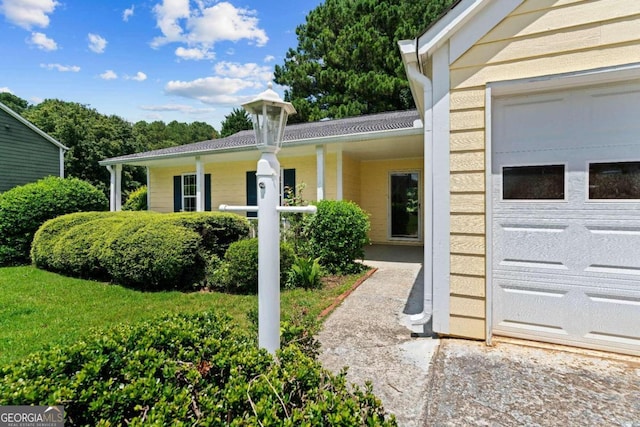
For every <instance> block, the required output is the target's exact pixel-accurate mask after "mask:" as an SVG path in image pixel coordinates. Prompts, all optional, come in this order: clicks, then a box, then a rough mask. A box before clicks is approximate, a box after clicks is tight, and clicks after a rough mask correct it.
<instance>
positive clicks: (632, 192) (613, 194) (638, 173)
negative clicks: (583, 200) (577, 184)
mask: <svg viewBox="0 0 640 427" xmlns="http://www.w3.org/2000/svg"><path fill="white" fill-rule="evenodd" d="M589 199H592V200H598V199H601V200H602V199H623V200H624V199H627V200H628V199H640V162H613V163H590V164H589Z"/></svg>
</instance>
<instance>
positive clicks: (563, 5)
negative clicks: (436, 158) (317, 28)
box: [449, 0, 640, 338]
mask: <svg viewBox="0 0 640 427" xmlns="http://www.w3.org/2000/svg"><path fill="white" fill-rule="evenodd" d="M634 62H640V1H628V0H597V1H587V0H528V1H525V2H524V3H523V4H522V5H521V6H519V7H518V8H517V9H516V10H515V11H514V12H513V13H511V14H510V15H509V16H508V17H507V18H505V19H504V20H503V21H502V22H500V24H498V25H497V26H496V27H495V28H494V29H493V30H491V31H490V32H489V33H488V34H486V35H485V36H484V37H483V38H482V39H481V40H480V41H479V42H478V43H476V44H475V45H474V46H473V47H472V48H471V49H469V50H468V51H467V52H466V53H465V54H464V55H462V56H461V57H460V58H458V59H457V60H456V61H455V62H454V63H453V64H452V65H451V68H450V69H451V75H450V82H451V83H450V84H451V98H450V108H451V122H450V128H451V137H450V144H451V146H450V147H451V171H452V173H451V180H450V184H451V282H450V283H451V301H450V302H451V317H450V325H449V326H450V333H451V335H456V336H464V337H470V338H484V336H485V324H484V321H485V312H484V308H483V306H484V295H485V287H486V283H485V252H486V248H485V243H484V242H485V222H484V212H485V190H486V189H485V188H484V180H483V178H482V177H483V176H484V173H485V172H484V164H485V163H484V162H485V156H484V154H485V153H484V148H485V88H486V84H487V83H488V82H497V81H503V80H512V79H522V78H527V77H536V76H542V75H550V74H558V73H567V72H575V71H581V70H587V69H593V68H598V67H610V66H614V65H621V64H627V63H634ZM480 302H482V304H480Z"/></svg>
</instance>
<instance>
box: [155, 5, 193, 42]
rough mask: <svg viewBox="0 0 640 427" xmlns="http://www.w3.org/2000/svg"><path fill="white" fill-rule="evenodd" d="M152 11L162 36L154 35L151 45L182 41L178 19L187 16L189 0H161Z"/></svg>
mask: <svg viewBox="0 0 640 427" xmlns="http://www.w3.org/2000/svg"><path fill="white" fill-rule="evenodd" d="M153 12H154V13H155V14H156V25H157V27H158V28H160V31H161V32H162V34H163V36H164V37H156V38H155V39H154V40H153V42H152V46H154V47H158V46H161V45H163V44H166V43H170V42H177V41H184V40H183V34H182V27H181V26H180V23H179V20H181V19H187V18H189V15H190V9H189V0H163V2H162V3H159V4H157V5H155V6H154V8H153Z"/></svg>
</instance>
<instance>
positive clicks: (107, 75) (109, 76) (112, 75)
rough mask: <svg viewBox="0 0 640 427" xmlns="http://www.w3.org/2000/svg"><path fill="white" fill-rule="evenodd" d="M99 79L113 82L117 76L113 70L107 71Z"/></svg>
mask: <svg viewBox="0 0 640 427" xmlns="http://www.w3.org/2000/svg"><path fill="white" fill-rule="evenodd" d="M100 78H101V79H102V80H115V79H117V78H118V75H117V74H116V73H115V72H114V71H113V70H107V71H105V72H104V73H102V74H100Z"/></svg>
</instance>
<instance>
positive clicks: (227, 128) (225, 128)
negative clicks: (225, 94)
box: [220, 108, 253, 138]
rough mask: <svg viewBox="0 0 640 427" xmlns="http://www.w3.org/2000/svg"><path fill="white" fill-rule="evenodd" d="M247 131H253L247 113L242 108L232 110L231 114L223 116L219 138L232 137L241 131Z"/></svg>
mask: <svg viewBox="0 0 640 427" xmlns="http://www.w3.org/2000/svg"><path fill="white" fill-rule="evenodd" d="M249 129H253V126H252V124H251V119H250V118H249V115H248V114H247V112H246V111H245V110H244V109H242V108H234V109H233V111H231V113H229V114H227V115H226V116H224V121H223V122H222V130H221V131H220V136H221V137H222V138H226V137H227V136H229V135H233V134H234V133H237V132H240V131H241V130H249Z"/></svg>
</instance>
